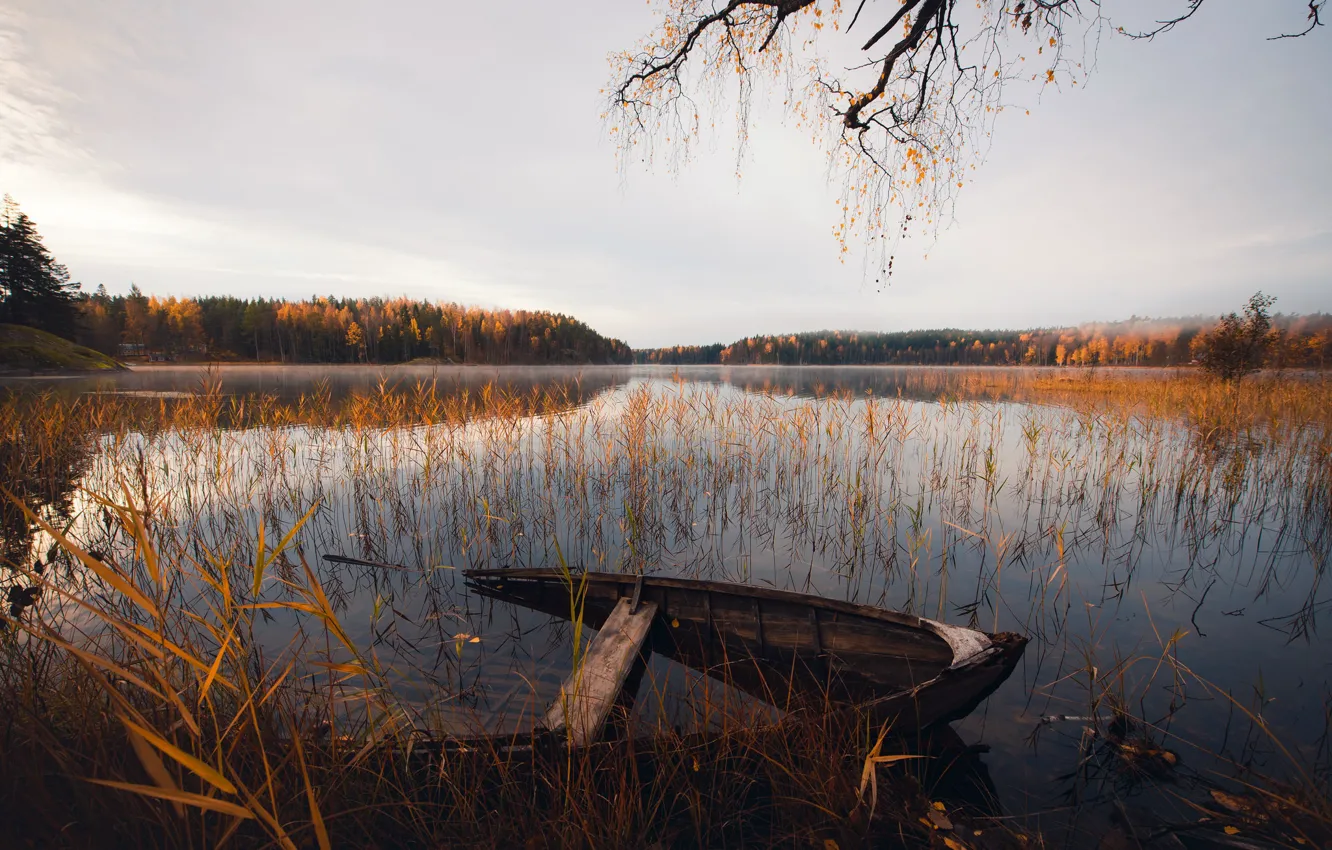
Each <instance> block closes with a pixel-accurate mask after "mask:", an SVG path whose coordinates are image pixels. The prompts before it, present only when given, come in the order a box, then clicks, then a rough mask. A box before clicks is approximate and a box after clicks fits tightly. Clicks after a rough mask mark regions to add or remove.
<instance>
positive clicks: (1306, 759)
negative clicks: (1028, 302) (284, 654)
mask: <svg viewBox="0 0 1332 850" xmlns="http://www.w3.org/2000/svg"><path fill="white" fill-rule="evenodd" d="M1070 372H1071V370H1070ZM1030 374H1031V373H1030V372H1026V371H1023V370H1004V369H992V370H960V369H928V368H921V369H913V368H893V369H888V368H882V369H880V368H864V369H862V368H846V367H843V368H832V369H828V368H781V369H766V368H761V367H747V368H733V369H705V368H695V369H669V368H644V367H638V368H629V367H614V368H591V367H589V368H584V369H556V368H544V369H518V368H515V369H504V368H500V369H494V368H484V367H398V368H395V369H391V370H382V369H371V368H358V367H348V368H344V369H327V368H316V367H310V368H297V369H280V368H278V367H259V368H245V367H233V368H224V369H220V370H212V371H202V370H200V369H197V368H176V367H172V368H151V369H144V370H135V371H133V372H131V373H128V374H126V375H119V376H112V377H109V378H96V379H86V380H83V379H80V380H77V381H60V382H58V383H53V384H51V385H50V386H51V391H52V392H56V393H60V394H87V393H102V394H107V393H110V394H118V395H120V396H121V397H122V403H125V404H160V405H169V404H174V403H177V402H179V401H181V398H179V396H180V395H181V394H185V395H186V396H187V398H190V399H200V398H203V399H206V400H209V401H208V403H209V404H214V405H216V407H217V409H218V410H219V411H221V412H220V413H219V414H218V417H217V421H218V422H220V423H225V427H216V428H213V429H210V430H206V431H200V430H196V429H191V428H189V427H170V428H160V429H151V430H130V431H118V432H115V433H112V432H110V431H107V432H103V433H98V434H92V435H90V439H91V443H90V450H89V452H88V456H87V457H86V459H85V462H84V463H83V464H82V465H81V466H80V467H79V469H78V470H77V474H76V475H74V476H73V478H72V481H71V485H72V487H73V488H75V490H74V494H73V496H72V498H71V503H70V505H69V510H68V513H69V521H71V522H72V525H71V526H70V529H71V531H70V533H71V535H72V536H73V537H74V538H75V539H79V540H81V541H84V542H85V545H86V546H93V545H97V546H103V547H115V546H121V547H123V546H124V545H125V543H124V541H123V540H119V541H118V540H116V539H115V538H114V535H110V534H109V532H108V531H107V529H106V527H105V526H104V525H103V524H102V523H101V521H100V515H99V513H98V511H97V509H96V508H95V506H94V504H93V503H92V502H91V501H90V500H89V499H88V498H86V497H85V496H82V495H79V493H78V490H80V489H82V490H86V491H89V492H92V493H101V494H108V495H111V496H117V494H119V493H120V492H122V491H121V486H122V483H125V484H127V486H128V487H129V489H130V491H131V492H132V493H133V494H134V496H135V497H140V498H142V499H143V500H144V502H145V503H149V504H152V505H154V506H155V507H154V513H153V521H154V527H155V534H156V535H157V536H158V538H160V543H161V546H162V550H163V552H164V553H166V554H167V555H168V556H171V554H172V553H174V554H175V556H185V555H187V554H193V555H195V556H196V557H197V556H198V553H200V552H204V551H212V552H226V553H227V556H228V557H229V558H231V559H233V560H234V561H235V562H237V563H246V562H252V561H253V560H254V557H255V546H256V545H257V541H258V540H259V539H260V538H259V535H260V531H259V529H260V526H261V524H262V526H263V528H264V532H263V533H264V535H265V539H266V540H267V541H268V546H270V547H271V546H272V545H273V543H274V542H275V541H277V540H278V539H280V538H281V537H282V536H283V535H284V534H285V533H287V531H288V530H290V529H291V528H292V527H293V526H294V525H295V524H297V522H298V521H299V520H300V519H301V518H302V517H303V516H305V515H306V514H307V512H308V513H309V518H308V519H307V520H306V521H305V523H304V525H302V526H301V527H300V529H299V531H297V532H296V533H295V534H294V536H293V538H292V540H291V545H290V546H289V548H288V550H287V551H286V552H285V554H284V555H283V556H282V557H279V558H278V560H277V562H276V563H275V566H274V568H273V572H272V574H271V575H270V578H269V584H268V585H266V587H267V591H266V592H268V593H270V594H273V595H275V596H277V595H280V594H282V593H283V588H282V584H281V578H282V575H283V571H284V570H295V569H298V567H297V563H298V560H299V557H298V555H297V553H298V552H299V555H300V556H303V557H304V559H305V560H306V561H307V562H308V563H309V564H310V565H311V566H312V567H314V568H315V569H316V570H317V574H318V575H319V578H320V581H321V583H322V584H323V586H324V588H325V590H326V591H327V592H328V594H329V596H330V598H331V599H332V600H333V602H334V605H335V607H336V608H337V610H338V613H339V615H340V619H341V621H342V623H343V624H344V626H345V627H346V629H347V631H348V633H349V634H350V636H351V638H352V639H353V640H354V641H355V642H356V643H357V644H358V646H360V647H362V648H364V649H371V648H373V650H374V653H375V656H376V658H377V659H378V660H379V661H380V662H382V664H383V665H384V666H385V668H386V669H388V670H390V671H391V672H390V674H389V678H390V679H391V680H392V682H393V683H394V690H395V693H396V695H397V696H398V697H399V698H400V699H401V700H402V701H403V703H404V705H406V706H408V710H409V712H415V720H416V721H417V722H420V723H421V724H422V725H434V726H440V725H443V726H445V727H447V728H455V729H457V730H458V731H459V732H460V733H462V732H475V731H478V730H486V731H496V730H504V729H515V728H522V727H523V725H524V724H525V723H526V724H530V722H531V717H532V713H533V712H534V711H539V710H540V709H541V708H542V707H544V705H545V704H546V702H548V701H549V700H550V699H551V698H553V697H554V696H555V695H556V694H557V693H558V687H559V682H560V681H561V679H563V677H564V676H565V675H566V674H567V672H568V670H569V667H570V664H571V659H572V657H573V651H572V635H571V631H572V629H571V627H570V626H569V625H568V624H567V623H565V622H562V621H552V620H551V618H549V617H547V616H544V615H538V614H536V613H534V612H530V611H525V610H522V609H518V608H515V607H513V606H510V605H504V604H499V603H494V602H491V601H488V600H484V599H481V598H478V597H476V596H474V595H472V594H469V593H468V592H467V590H466V589H465V587H464V585H463V579H462V576H461V571H462V570H463V569H466V568H471V567H556V566H558V565H559V564H560V563H561V562H563V563H566V564H567V565H568V566H570V567H572V568H575V569H577V568H586V569H596V570H611V571H624V572H639V571H643V572H647V573H649V574H663V575H672V576H682V577H688V578H706V579H713V580H721V581H732V582H742V583H750V584H756V585H764V586H772V587H777V588H782V589H789V590H796V591H800V592H806V593H816V594H820V595H823V596H827V597H832V598H838V599H846V600H850V601H855V602H861V603H867V604H872V605H879V606H883V607H887V608H891V609H894V610H900V611H905V612H909V613H912V614H916V615H919V616H925V617H931V618H935V619H939V620H943V621H945V622H949V623H956V624H959V625H967V626H972V627H974V628H979V629H982V630H985V631H1014V632H1019V633H1022V634H1024V635H1027V636H1029V637H1030V639H1031V643H1030V644H1029V646H1028V648H1027V651H1026V654H1025V656H1024V658H1023V660H1022V662H1021V664H1020V665H1019V667H1018V668H1017V670H1016V671H1015V673H1014V674H1013V676H1012V677H1011V678H1010V679H1009V680H1008V681H1007V682H1006V683H1005V684H1004V685H1003V686H1001V687H1000V689H999V690H998V691H997V692H996V693H995V694H994V695H992V696H991V697H990V698H989V700H987V701H986V702H985V703H984V704H983V705H982V706H981V707H980V708H979V709H977V710H976V711H975V712H974V713H973V714H972V715H970V716H969V717H967V718H965V719H963V720H961V721H959V722H957V723H955V724H954V728H955V729H956V730H957V732H958V734H959V735H960V736H961V737H962V739H963V740H964V741H965V742H967V743H969V744H976V745H983V746H985V747H988V748H989V753H988V755H986V756H985V758H984V761H985V763H986V765H987V767H988V770H989V772H990V774H991V776H992V777H993V778H994V780H995V786H996V788H997V790H998V794H999V798H1000V799H999V802H1000V804H1001V806H1002V808H1003V809H1004V811H1006V812H1008V813H1009V814H1012V815H1016V816H1030V817H1032V818H1034V819H1035V820H1037V821H1039V820H1040V819H1041V817H1043V815H1042V814H1041V813H1045V812H1051V813H1054V814H1053V816H1054V817H1056V818H1061V819H1063V818H1065V815H1064V814H1060V813H1067V812H1068V811H1070V810H1071V805H1072V804H1071V802H1070V801H1071V800H1073V799H1076V800H1079V801H1085V800H1087V799H1094V798H1095V795H1097V794H1098V793H1102V791H1104V787H1103V786H1104V785H1106V784H1107V783H1109V784H1114V782H1115V781H1116V780H1114V779H1113V778H1106V777H1098V776H1093V775H1091V774H1090V773H1089V771H1088V770H1087V764H1086V762H1087V747H1088V743H1087V737H1086V733H1085V731H1084V730H1086V729H1087V728H1088V726H1089V725H1090V723H1091V721H1089V720H1087V718H1088V717H1090V716H1091V715H1093V714H1096V713H1098V712H1109V711H1110V710H1111V709H1112V706H1119V707H1120V708H1128V709H1131V710H1132V711H1133V712H1134V713H1135V714H1136V715H1137V716H1138V717H1139V718H1140V719H1142V720H1145V721H1147V722H1149V723H1150V724H1153V725H1154V727H1155V728H1156V729H1157V730H1159V731H1158V735H1159V737H1161V739H1162V744H1163V746H1167V747H1168V748H1169V749H1170V750H1171V752H1172V753H1174V755H1175V756H1176V757H1177V759H1178V761H1179V762H1180V763H1182V764H1183V765H1187V766H1188V768H1189V769H1190V770H1193V771H1199V772H1205V771H1208V770H1218V771H1224V770H1228V769H1229V767H1228V762H1229V761H1235V762H1242V763H1246V764H1251V765H1254V766H1256V767H1259V768H1268V769H1270V770H1272V771H1274V772H1276V773H1278V774H1280V773H1281V772H1283V771H1285V770H1287V769H1288V765H1285V764H1284V761H1283V758H1282V757H1281V756H1280V754H1279V753H1278V752H1277V749H1276V748H1275V747H1274V746H1273V745H1272V743H1271V742H1270V741H1269V740H1266V739H1264V738H1262V737H1261V736H1259V735H1257V734H1256V732H1255V728H1254V724H1253V723H1252V722H1251V720H1250V719H1248V718H1246V716H1245V715H1244V713H1243V712H1242V711H1239V710H1237V708H1236V706H1237V705H1242V706H1244V707H1245V709H1247V710H1248V711H1250V712H1253V713H1254V714H1256V715H1260V716H1261V717H1262V719H1263V720H1264V721H1265V722H1266V724H1267V725H1268V727H1269V728H1270V729H1271V730H1272V731H1273V732H1275V733H1276V735H1277V736H1278V738H1279V739H1280V741H1281V742H1282V744H1284V746H1285V747H1286V748H1288V749H1289V750H1291V751H1292V752H1293V753H1295V754H1297V755H1298V757H1299V759H1300V762H1301V763H1302V764H1303V765H1305V766H1308V768H1309V769H1310V770H1314V771H1326V770H1327V769H1328V758H1329V753H1328V730H1329V712H1330V711H1332V692H1330V690H1329V681H1330V680H1332V675H1330V674H1332V652H1329V651H1328V645H1327V639H1326V637H1325V635H1326V633H1327V627H1328V619H1329V616H1330V612H1332V598H1330V597H1329V596H1328V593H1327V590H1326V589H1325V588H1324V587H1323V586H1322V584H1321V582H1322V579H1323V576H1324V573H1325V569H1326V566H1327V560H1328V549H1329V547H1330V546H1332V533H1330V532H1329V529H1328V503H1327V499H1328V494H1327V492H1326V481H1325V480H1324V479H1322V478H1319V477H1318V476H1319V475H1320V474H1321V471H1320V470H1321V467H1319V465H1318V464H1319V462H1320V461H1319V459H1318V455H1317V452H1318V451H1319V446H1320V445H1322V444H1320V443H1319V440H1320V439H1324V440H1325V435H1324V436H1320V432H1319V431H1318V430H1317V429H1316V428H1312V427H1309V428H1303V429H1300V428H1297V429H1294V430H1293V431H1287V432H1283V433H1282V434H1281V435H1280V436H1279V438H1278V436H1276V435H1274V434H1266V433H1264V432H1261V431H1254V430H1249V431H1246V432H1245V433H1244V434H1243V435H1237V436H1235V438H1234V439H1228V440H1226V441H1218V440H1217V439H1216V438H1215V436H1214V435H1209V434H1205V433H1200V431H1199V428H1198V427H1197V423H1196V422H1192V421H1190V419H1189V417H1188V416H1187V415H1180V416H1177V417H1170V416H1159V415H1146V414H1144V413H1142V412H1141V411H1139V412H1133V411H1132V410H1131V409H1127V408H1126V409H1123V410H1120V411H1117V410H1114V409H1108V408H1107V409H1098V408H1096V407H1094V406H1090V405H1080V404H1068V403H1064V402H1065V400H1066V399H1065V398H1064V397H1063V396H1060V397H1058V398H1056V397H1053V396H1052V397H1050V398H1043V397H1042V396H1041V395H1040V394H1039V393H1033V392H1030V391H1027V390H1026V389H1024V386H1025V385H1024V383H1023V382H1024V381H1027V380H1028V377H1029V376H1030ZM1041 374H1042V375H1044V376H1046V377H1047V378H1048V379H1049V380H1063V381H1065V382H1066V383H1068V384H1069V386H1070V387H1072V388H1076V386H1077V384H1076V381H1074V380H1066V378H1067V375H1068V374H1069V373H1061V372H1056V371H1050V372H1047V373H1041ZM1122 377H1123V379H1124V380H1131V381H1134V382H1142V383H1143V384H1144V385H1148V384H1150V383H1151V382H1154V381H1161V380H1167V379H1168V378H1169V376H1166V375H1162V374H1161V373H1160V372H1155V373H1153V372H1151V371H1150V370H1141V371H1139V372H1134V373H1131V374H1127V375H1123V376H1122ZM34 388H38V385H35V384H32V383H29V384H26V385H25V388H24V390H23V391H25V392H26V391H28V390H31V389H34ZM259 396H266V397H268V398H269V400H270V401H269V402H267V403H268V404H270V405H272V406H273V407H274V409H277V408H281V407H282V405H284V404H285V405H287V407H286V408H283V409H289V410H295V409H298V408H299V409H301V410H310V411H314V410H327V409H333V408H337V407H338V405H339V404H340V403H342V402H345V401H347V400H348V399H354V398H362V399H363V402H362V403H363V405H364V407H365V411H364V412H363V413H361V414H359V416H360V418H358V415H357V414H346V415H331V414H330V415H320V414H318V413H310V414H309V415H297V414H294V413H293V414H288V415H285V417H284V416H278V415H274V416H272V417H271V418H269V419H267V420H265V419H264V418H263V415H261V414H256V413H254V412H253V411H254V410H255V409H256V408H258V407H262V405H263V404H264V403H265V402H262V401H260V400H258V399H259ZM240 399H246V401H245V402H244V404H245V405H248V407H244V409H240V408H241V407H242V406H241V405H240V403H239V400H240ZM427 399H433V401H427ZM440 399H443V400H444V401H440ZM459 399H461V401H459ZM301 405H305V406H304V407H301ZM394 405H399V407H394ZM441 405H442V406H441ZM449 405H454V406H453V407H449ZM358 409H359V408H358ZM390 409H392V410H395V411H399V412H400V414H401V415H398V413H395V414H393V415H391V416H389V415H386V414H385V413H384V411H386V410H390ZM444 409H448V410H456V411H465V415H460V416H452V415H449V416H441V415H439V411H440V410H444ZM376 416H380V417H384V418H382V419H376V418H375V417H376ZM329 554H333V555H346V556H351V557H355V558H361V559H366V560H371V561H376V562H381V563H383V564H387V565H391V566H388V567H357V566H346V565H334V564H329V563H326V562H324V561H322V556H324V555H329ZM298 628H299V626H298V624H297V623H296V622H295V621H294V620H292V619H291V618H290V616H289V615H288V614H287V613H285V612H284V613H281V614H277V615H275V616H274V617H273V618H272V619H271V621H269V622H266V623H265V624H264V625H263V626H262V630H263V632H262V638H263V640H264V641H265V643H266V644H271V646H272V647H273V651H274V653H280V652H281V651H282V650H283V648H284V647H287V646H289V645H290V644H291V641H292V639H293V634H294V632H295V630H297V629H298ZM585 639H586V637H584V640H585ZM1201 683H1206V684H1201ZM654 686H662V687H665V689H666V690H667V691H669V692H670V693H671V694H672V698H671V700H669V701H667V702H661V701H657V700H641V702H643V703H644V704H645V705H646V706H647V707H648V708H647V709H646V710H649V711H653V710H655V711H666V712H675V713H676V714H677V715H678V716H677V717H676V719H677V720H681V719H683V718H686V717H687V716H688V714H689V709H688V704H687V698H686V694H687V691H688V689H689V687H690V680H689V677H688V675H687V674H685V673H682V672H681V671H679V670H673V669H671V667H670V665H667V664H665V663H664V662H661V661H660V660H657V661H654V663H653V666H652V668H651V670H650V671H649V675H648V676H647V677H646V682H645V684H644V686H643V687H644V689H645V691H644V693H646V692H647V691H648V690H650V689H652V688H653V687H654ZM1107 694H1110V695H1111V696H1110V697H1107V696H1106V695H1107ZM1227 694H1228V695H1229V697H1230V698H1229V699H1227V698H1225V695H1227ZM653 706H656V708H653ZM1167 738H1168V740H1167ZM1060 822H1063V820H1061V821H1060ZM1079 840H1080V839H1079Z"/></svg>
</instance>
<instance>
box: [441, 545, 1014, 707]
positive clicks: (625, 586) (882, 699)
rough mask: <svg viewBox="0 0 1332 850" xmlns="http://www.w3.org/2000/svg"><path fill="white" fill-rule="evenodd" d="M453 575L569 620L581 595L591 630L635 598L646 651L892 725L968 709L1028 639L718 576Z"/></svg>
mask: <svg viewBox="0 0 1332 850" xmlns="http://www.w3.org/2000/svg"><path fill="white" fill-rule="evenodd" d="M464 575H465V577H466V579H467V581H468V585H469V587H470V588H471V589H472V590H473V591H474V592H476V593H479V594H481V595H483V596H486V597H490V598H493V599H498V600H503V601H506V602H511V603H514V604H517V605H521V606H523V607H526V608H531V609H534V610H537V611H541V612H544V613H547V614H551V615H553V616H556V617H563V618H566V619H572V613H573V611H574V610H575V607H577V606H581V610H582V617H583V623H584V624H585V625H587V626H589V627H592V628H596V629H602V627H603V626H604V625H606V623H607V621H608V620H611V621H612V623H611V626H612V628H611V629H610V630H608V631H612V630H614V629H619V628H621V626H620V624H621V622H622V621H623V620H624V619H625V614H626V611H633V612H636V611H639V610H641V609H646V610H647V611H649V612H651V617H650V619H651V626H650V628H649V629H648V630H647V631H648V633H647V635H646V641H645V643H644V648H645V649H646V650H650V651H651V652H656V653H660V654H662V655H665V656H666V657H668V658H671V659H673V660H675V661H677V662H680V663H682V664H684V665H686V666H689V667H691V668H694V669H696V670H699V671H701V672H704V673H706V674H707V675H708V676H710V677H712V678H715V679H717V680H719V681H722V682H724V683H726V684H727V685H730V686H732V687H736V688H738V689H740V690H742V691H744V692H746V693H748V694H750V695H752V696H754V697H757V698H758V699H761V700H763V701H765V702H768V703H771V704H774V705H777V706H778V707H788V706H790V705H792V704H793V702H797V701H799V700H801V699H813V700H819V701H832V702H834V703H845V704H855V705H858V706H860V707H862V708H863V709H867V710H869V711H870V712H871V713H872V716H874V717H875V718H876V719H877V720H879V721H880V722H886V723H890V724H892V728H893V729H894V730H896V731H897V732H900V733H910V732H914V731H918V730H921V729H924V728H925V727H928V726H931V725H934V724H937V723H941V722H947V721H949V720H954V719H957V718H960V717H963V716H965V715H966V714H968V713H970V712H971V711H972V710H973V709H974V708H975V707H976V706H977V705H979V704H980V702H981V701H982V700H984V699H985V698H986V697H987V696H989V695H990V694H991V693H992V692H993V691H994V690H995V688H997V687H998V686H999V685H1000V684H1001V683H1002V682H1003V681H1004V680H1005V679H1007V678H1008V676H1009V674H1010V673H1012V672H1013V668H1014V667H1015V666H1016V665H1017V662H1018V660H1019V658H1021V656H1022V651H1023V649H1024V648H1025V647H1026V645H1027V639H1026V638H1024V637H1022V636H1020V635H1016V634H1011V633H999V634H989V633H986V632H981V631H977V630H975V629H969V628H964V627H961V626H951V625H947V624H945V623H940V622H937V621H934V620H928V619H924V618H921V617H914V616H910V615H907V614H901V613H897V612H894V611H888V610H885V609H882V608H876V607H874V606H872V605H860V604H856V603H852V602H843V601H839V600H835V599H825V598H822V597H819V596H812V595H808V594H803V593H795V592H791V591H784V590H775V589H771V588H764V587H753V586H749V585H741V584H731V583H726V582H716V581H695V580H690V579H680V578H666V577H657V576H634V575H624V574H618V573H597V572H579V573H573V574H572V576H566V575H565V574H564V573H562V572H561V571H558V570H547V569H498V570H467V571H465V572H464ZM612 614H614V617H612ZM599 637H600V635H599ZM621 681H623V679H622V678H621Z"/></svg>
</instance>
